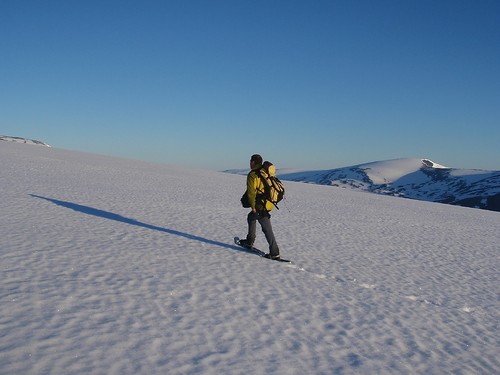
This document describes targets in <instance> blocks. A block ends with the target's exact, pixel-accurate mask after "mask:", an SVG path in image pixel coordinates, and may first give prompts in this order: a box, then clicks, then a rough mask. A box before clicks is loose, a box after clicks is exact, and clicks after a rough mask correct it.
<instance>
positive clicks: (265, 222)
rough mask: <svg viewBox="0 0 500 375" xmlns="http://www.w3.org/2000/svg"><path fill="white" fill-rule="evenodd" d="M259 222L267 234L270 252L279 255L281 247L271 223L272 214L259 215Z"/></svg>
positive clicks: (273, 255) (275, 255) (272, 254)
mask: <svg viewBox="0 0 500 375" xmlns="http://www.w3.org/2000/svg"><path fill="white" fill-rule="evenodd" d="M259 224H260V226H261V227H262V231H263V232H264V235H265V236H266V240H267V243H268V244H269V254H270V255H271V257H277V256H279V255H280V249H279V248H278V244H277V242H276V238H275V237H274V233H273V227H272V225H271V216H270V215H269V214H262V215H260V217H259Z"/></svg>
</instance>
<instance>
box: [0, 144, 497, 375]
mask: <svg viewBox="0 0 500 375" xmlns="http://www.w3.org/2000/svg"><path fill="white" fill-rule="evenodd" d="M0 159H1V160H2V168H1V169H0V187H1V190H0V191H1V194H2V198H1V199H0V212H2V215H1V216H0V236H1V238H2V241H1V244H0V280H1V284H0V374H15V373H23V374H61V373H67V374H84V373H85V374H88V373H92V374H137V373H148V374H165V373H168V374H220V373H228V374H229V373H230V374H249V373H252V374H304V373H308V374H375V373H380V374H382V373H383V374H400V373H407V374H446V373H453V374H493V373H497V372H499V370H500V363H499V361H498V359H497V358H498V354H499V351H498V344H499V331H498V320H499V319H498V318H499V316H498V311H499V289H498V285H499V278H498V274H499V273H498V268H499V267H498V266H499V260H498V244H499V243H500V241H499V240H500V236H499V234H498V228H499V224H500V216H499V215H498V213H495V212H490V211H483V210H474V209H466V208H461V207H455V206H448V205H441V204H435V203H426V202H418V201H411V200H406V199H399V198H392V197H385V196H376V195H372V194H367V193H359V192H353V191H349V190H345V189H337V188H332V187H327V186H318V185H309V184H303V183H292V182H286V181H285V186H286V188H287V193H286V200H285V201H284V202H283V204H280V210H279V211H273V213H272V222H273V226H274V230H275V234H276V237H277V240H278V243H279V245H280V248H281V250H282V255H283V256H284V257H287V258H290V259H292V260H293V261H294V264H292V265H287V264H283V263H278V262H272V261H269V260H265V259H262V258H259V257H257V256H255V255H252V254H248V253H246V252H244V251H241V249H240V248H239V247H237V246H234V245H233V244H232V239H233V237H234V236H240V237H243V236H244V235H245V231H246V212H247V211H246V210H245V209H243V208H241V207H240V206H239V198H240V197H241V194H242V193H243V191H244V188H245V186H244V183H245V178H244V177H242V176H237V175H230V174H224V173H218V172H211V171H199V170H187V169H183V168H179V167H175V166H166V165H158V164H151V163H144V162H139V161H132V160H125V159H114V158H107V157H103V156H99V155H91V154H83V153H77V152H70V151H64V150H58V149H53V148H52V149H49V148H41V147H40V148H39V147H27V146H26V145H22V144H11V143H7V142H5V143H4V144H0ZM256 245H257V247H259V248H261V249H263V250H266V244H265V239H264V236H263V235H262V234H261V233H258V239H257V243H256Z"/></svg>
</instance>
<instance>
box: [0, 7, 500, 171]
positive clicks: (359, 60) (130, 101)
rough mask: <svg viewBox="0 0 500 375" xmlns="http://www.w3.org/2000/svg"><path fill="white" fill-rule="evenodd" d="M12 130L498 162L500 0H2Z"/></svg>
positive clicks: (92, 147) (337, 163)
mask: <svg viewBox="0 0 500 375" xmlns="http://www.w3.org/2000/svg"><path fill="white" fill-rule="evenodd" d="M0 54H1V57H0V134H3V135H13V136H22V137H27V138H35V139H39V140H42V141H45V142H47V143H49V144H51V145H52V146H54V147H60V148H66V149H73V150H82V151H89V152H93V153H100V154H107V155H117V156H124V157H128V158H134V159H144V160H152V161H158V162H162V163H170V164H177V165H184V166H192V167H199V168H207V169H213V170H222V169H226V168H238V167H247V166H248V160H249V156H250V155H251V154H252V153H255V152H258V153H261V154H262V155H263V156H264V158H266V159H270V160H272V161H274V162H275V163H276V164H278V166H280V167H296V168H307V169H329V168H334V167H342V166H348V165H354V164H358V163H363V162H369V161H376V160H385V159H393V158H399V157H426V158H430V159H432V160H434V161H436V162H439V163H441V164H445V165H448V166H451V167H465V168H482V169H495V170H498V169H500V1H498V0H377V1H375V0H338V1H336V0H330V1H316V0H303V1H293V0H283V1H273V0H265V1H264V0H263V1H258V0H257V1H256V0H248V1H242V0H232V1H229V0H227V1H217V0H214V1H208V0H207V1H190V0H179V1H169V0H165V1H148V0H137V1H127V0H116V1H106V0H101V1H93V0H82V1H68V0H61V1H51V0H46V1H26V0H3V1H0Z"/></svg>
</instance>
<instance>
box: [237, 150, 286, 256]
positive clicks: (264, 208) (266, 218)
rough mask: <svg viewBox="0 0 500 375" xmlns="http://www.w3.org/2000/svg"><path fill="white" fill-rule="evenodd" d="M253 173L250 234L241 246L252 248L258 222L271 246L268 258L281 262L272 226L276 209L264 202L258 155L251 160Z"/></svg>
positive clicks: (249, 183)
mask: <svg viewBox="0 0 500 375" xmlns="http://www.w3.org/2000/svg"><path fill="white" fill-rule="evenodd" d="M250 168H251V171H250V172H249V173H248V176H247V191H246V194H247V198H248V202H249V205H250V208H251V209H252V211H250V212H249V214H248V216H247V222H248V234H247V238H246V240H241V241H240V243H241V245H243V246H245V247H252V246H253V244H254V242H255V238H256V229H257V221H258V222H259V224H260V226H261V228H262V232H264V235H265V236H266V240H267V243H268V244H269V254H266V255H265V257H266V258H270V259H273V260H280V250H279V248H278V244H277V242H276V239H275V238H274V233H273V227H272V225H271V215H270V214H269V211H271V210H272V209H273V207H274V205H273V203H272V202H269V201H264V200H263V199H262V194H263V192H264V183H263V182H262V180H261V178H260V177H259V175H258V174H259V169H260V168H262V156H260V155H258V154H254V155H252V157H251V159H250Z"/></svg>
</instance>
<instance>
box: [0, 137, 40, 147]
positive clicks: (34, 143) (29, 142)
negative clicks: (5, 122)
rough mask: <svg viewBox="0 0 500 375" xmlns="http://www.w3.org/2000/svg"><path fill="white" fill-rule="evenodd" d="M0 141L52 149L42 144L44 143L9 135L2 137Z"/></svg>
mask: <svg viewBox="0 0 500 375" xmlns="http://www.w3.org/2000/svg"><path fill="white" fill-rule="evenodd" d="M0 141H7V142H16V143H24V144H29V145H38V146H46V147H50V145H48V144H47V143H45V142H42V141H37V140H35V139H28V138H22V137H11V136H8V135H0Z"/></svg>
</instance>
